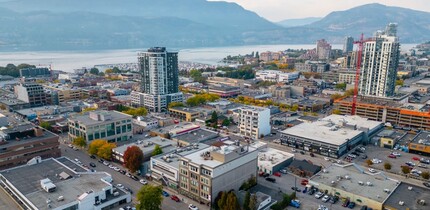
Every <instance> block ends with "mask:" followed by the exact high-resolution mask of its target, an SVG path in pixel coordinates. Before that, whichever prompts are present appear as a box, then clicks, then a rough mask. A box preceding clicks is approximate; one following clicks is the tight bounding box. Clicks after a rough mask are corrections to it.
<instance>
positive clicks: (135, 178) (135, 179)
mask: <svg viewBox="0 0 430 210" xmlns="http://www.w3.org/2000/svg"><path fill="white" fill-rule="evenodd" d="M130 178H131V179H133V180H134V181H139V179H138V178H137V177H136V176H134V175H131V177H130Z"/></svg>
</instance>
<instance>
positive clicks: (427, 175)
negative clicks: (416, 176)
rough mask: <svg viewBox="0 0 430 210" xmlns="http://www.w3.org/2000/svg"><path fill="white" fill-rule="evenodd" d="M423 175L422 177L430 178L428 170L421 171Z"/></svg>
mask: <svg viewBox="0 0 430 210" xmlns="http://www.w3.org/2000/svg"><path fill="white" fill-rule="evenodd" d="M421 177H422V178H423V179H429V178H430V173H429V172H428V171H423V172H422V173H421Z"/></svg>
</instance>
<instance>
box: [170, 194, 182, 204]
mask: <svg viewBox="0 0 430 210" xmlns="http://www.w3.org/2000/svg"><path fill="white" fill-rule="evenodd" d="M170 198H171V199H172V200H174V201H176V202H180V201H181V200H180V199H179V198H178V196H176V195H172V196H170Z"/></svg>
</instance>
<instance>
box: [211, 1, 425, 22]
mask: <svg viewBox="0 0 430 210" xmlns="http://www.w3.org/2000/svg"><path fill="white" fill-rule="evenodd" d="M210 1H221V0H210ZM223 1H227V2H235V3H237V4H239V5H241V6H242V7H244V8H245V9H247V10H251V11H253V12H256V13H257V14H258V15H260V16H262V17H264V18H266V19H268V20H270V21H281V20H285V19H295V18H305V17H324V16H326V15H328V14H329V13H330V12H332V11H339V10H347V9H350V8H352V7H356V6H359V5H363V4H369V3H380V4H384V5H388V6H398V7H405V8H410V9H415V10H421V11H426V12H430V0H223Z"/></svg>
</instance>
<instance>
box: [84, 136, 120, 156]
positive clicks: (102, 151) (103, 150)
mask: <svg viewBox="0 0 430 210" xmlns="http://www.w3.org/2000/svg"><path fill="white" fill-rule="evenodd" d="M115 147H116V144H115V143H109V142H108V141H106V140H104V139H96V140H94V141H92V142H91V143H90V145H89V146H88V153H90V154H92V155H97V156H99V157H101V158H104V159H108V160H110V159H111V158H112V149H113V148H115Z"/></svg>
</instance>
